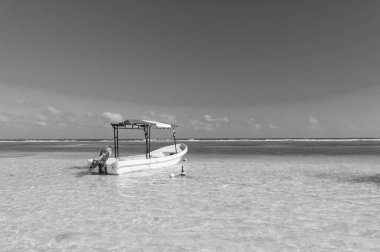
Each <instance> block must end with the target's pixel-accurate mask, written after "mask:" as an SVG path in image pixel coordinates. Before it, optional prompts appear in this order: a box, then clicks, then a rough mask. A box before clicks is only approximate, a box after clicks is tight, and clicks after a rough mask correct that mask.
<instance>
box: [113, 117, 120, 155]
mask: <svg viewBox="0 0 380 252" xmlns="http://www.w3.org/2000/svg"><path fill="white" fill-rule="evenodd" d="M112 127H113V147H114V152H115V158H118V157H119V128H118V127H117V126H115V125H112Z"/></svg>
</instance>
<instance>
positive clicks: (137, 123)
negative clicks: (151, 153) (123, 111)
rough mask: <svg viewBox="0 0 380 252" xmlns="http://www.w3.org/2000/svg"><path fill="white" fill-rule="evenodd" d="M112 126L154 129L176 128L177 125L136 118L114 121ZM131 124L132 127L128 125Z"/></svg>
mask: <svg viewBox="0 0 380 252" xmlns="http://www.w3.org/2000/svg"><path fill="white" fill-rule="evenodd" d="M111 125H112V127H114V128H115V127H116V128H131V129H134V128H136V129H140V128H146V127H148V128H152V129H174V128H175V127H177V125H174V124H168V123H163V122H158V121H148V120H135V119H129V120H125V121H124V122H119V123H112V124H111ZM128 126H130V127H128Z"/></svg>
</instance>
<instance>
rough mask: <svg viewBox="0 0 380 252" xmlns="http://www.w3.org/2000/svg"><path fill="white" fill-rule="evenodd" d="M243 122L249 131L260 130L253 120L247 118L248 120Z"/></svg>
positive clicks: (259, 126)
mask: <svg viewBox="0 0 380 252" xmlns="http://www.w3.org/2000/svg"><path fill="white" fill-rule="evenodd" d="M245 122H246V123H247V124H248V126H249V127H250V128H251V129H254V130H260V129H261V125H260V124H259V123H258V122H256V120H255V118H249V119H247V120H245Z"/></svg>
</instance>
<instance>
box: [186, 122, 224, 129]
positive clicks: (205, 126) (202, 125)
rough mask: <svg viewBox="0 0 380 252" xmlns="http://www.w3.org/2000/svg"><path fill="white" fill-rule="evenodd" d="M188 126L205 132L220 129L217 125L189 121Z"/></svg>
mask: <svg viewBox="0 0 380 252" xmlns="http://www.w3.org/2000/svg"><path fill="white" fill-rule="evenodd" d="M190 125H191V126H192V127H193V128H194V129H196V130H206V131H213V130H216V129H217V128H219V127H220V125H219V124H214V123H210V122H202V121H198V120H190Z"/></svg>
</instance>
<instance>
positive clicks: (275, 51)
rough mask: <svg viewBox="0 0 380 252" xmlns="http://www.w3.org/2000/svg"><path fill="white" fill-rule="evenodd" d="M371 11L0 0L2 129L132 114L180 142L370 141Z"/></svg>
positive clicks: (378, 100) (374, 61)
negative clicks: (173, 129) (172, 127)
mask: <svg viewBox="0 0 380 252" xmlns="http://www.w3.org/2000/svg"><path fill="white" fill-rule="evenodd" d="M379 14H380V2H379V1H376V0H372V1H371V0H363V1H357V0H355V1H352V0H334V1H329V0H318V1H311V0H306V1H305V0H293V1H291V0H286V1H283V0H281V1H280V0H278V1H275V0H265V1H264V0H262V1H212V0H207V1H174V0H173V1H165V0H162V1H144V0H136V1H134V0H124V1H117V0H114V1H100V0H99V1H98V0H92V1H83V0H75V1H74V0H65V1H63V0H60V1H59V0H39V1H37V0H29V1H14V0H3V1H1V2H0V34H1V40H0V139H18V138H27V139H35V138H43V139H55V138H112V133H113V131H112V127H111V126H110V123H111V122H118V121H123V120H126V119H148V120H158V121H164V122H168V123H175V124H177V125H178V126H179V127H178V129H177V137H179V138H181V137H182V138H305V137H311V138H312V137H318V138H323V137H337V138H340V137H342V138H343V137H375V138H377V137H380V116H379V115H378V108H380V46H379V45H380V32H379V30H380V15H379ZM159 134H161V133H159ZM168 135H170V134H168ZM126 137H127V136H126ZM153 137H154V134H153Z"/></svg>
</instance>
